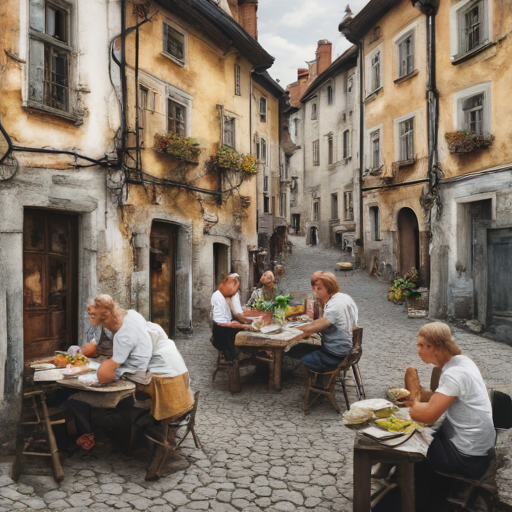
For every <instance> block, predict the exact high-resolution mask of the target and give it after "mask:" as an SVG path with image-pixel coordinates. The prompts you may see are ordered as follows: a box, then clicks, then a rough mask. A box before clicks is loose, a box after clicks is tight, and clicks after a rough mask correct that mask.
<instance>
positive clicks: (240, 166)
mask: <svg viewBox="0 0 512 512" xmlns="http://www.w3.org/2000/svg"><path fill="white" fill-rule="evenodd" d="M206 167H207V169H208V170H209V172H213V173H215V172H218V171H232V172H243V173H245V174H247V175H253V174H256V173H257V172H258V164H257V162H256V159H255V158H254V157H253V156H252V155H244V154H241V153H238V152H237V151H235V150H234V149H233V148H231V147H230V146H221V147H220V148H219V149H218V150H217V152H216V153H215V154H214V155H212V156H211V157H210V158H209V160H208V161H207V162H206Z"/></svg>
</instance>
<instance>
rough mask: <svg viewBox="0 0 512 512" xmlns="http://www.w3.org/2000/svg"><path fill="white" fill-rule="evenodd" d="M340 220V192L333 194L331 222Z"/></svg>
mask: <svg viewBox="0 0 512 512" xmlns="http://www.w3.org/2000/svg"><path fill="white" fill-rule="evenodd" d="M339 218H340V211H339V199H338V192H333V193H332V194H331V220H338V219H339Z"/></svg>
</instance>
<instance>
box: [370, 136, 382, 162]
mask: <svg viewBox="0 0 512 512" xmlns="http://www.w3.org/2000/svg"><path fill="white" fill-rule="evenodd" d="M370 140H371V162H370V168H371V169H378V168H379V167H380V166H381V163H380V130H377V131H374V132H372V133H371V134H370Z"/></svg>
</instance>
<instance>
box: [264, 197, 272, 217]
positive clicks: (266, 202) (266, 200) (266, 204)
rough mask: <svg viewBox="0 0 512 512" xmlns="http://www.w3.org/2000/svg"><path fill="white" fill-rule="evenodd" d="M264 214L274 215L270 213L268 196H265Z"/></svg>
mask: <svg viewBox="0 0 512 512" xmlns="http://www.w3.org/2000/svg"><path fill="white" fill-rule="evenodd" d="M263 213H272V212H271V211H270V197H269V196H268V195H267V194H264V195H263Z"/></svg>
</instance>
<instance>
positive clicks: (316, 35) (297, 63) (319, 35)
mask: <svg viewBox="0 0 512 512" xmlns="http://www.w3.org/2000/svg"><path fill="white" fill-rule="evenodd" d="M368 1H369V0H351V1H350V8H351V9H352V12H353V13H354V14H357V13H358V12H359V11H360V10H361V9H362V8H363V7H364V6H365V5H366V4H367V3H368ZM346 2H347V0H259V2H258V41H259V43H260V44H261V45H262V46H263V48H265V50H266V51H267V52H268V53H270V55H272V56H273V57H275V59H276V60H275V62H274V65H273V66H272V67H271V68H270V69H269V70H268V71H269V73H270V75H271V76H272V78H275V79H278V80H279V81H280V83H281V86H282V87H286V86H287V85H288V84H290V83H292V82H295V81H296V80H297V69H298V68H305V67H307V65H306V62H307V61H311V60H314V58H315V50H316V47H317V43H318V41H319V40H320V39H328V40H329V41H331V43H332V48H333V50H332V59H333V60H334V59H335V58H336V57H338V56H339V55H341V54H342V53H343V52H344V51H345V50H346V49H347V48H348V47H349V46H350V43H349V42H348V41H347V40H346V39H345V38H344V37H343V36H342V35H341V34H340V33H339V32H338V25H339V23H340V21H341V20H342V19H343V17H344V16H345V8H346V6H347V3H346Z"/></svg>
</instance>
